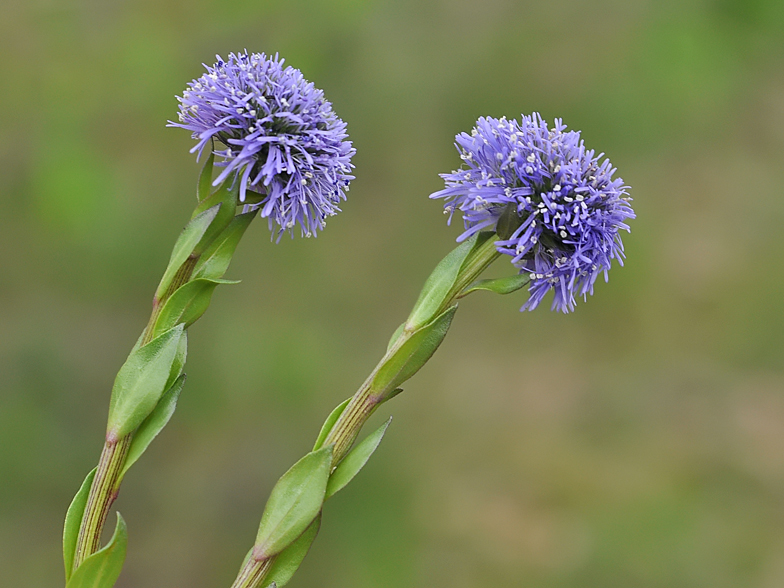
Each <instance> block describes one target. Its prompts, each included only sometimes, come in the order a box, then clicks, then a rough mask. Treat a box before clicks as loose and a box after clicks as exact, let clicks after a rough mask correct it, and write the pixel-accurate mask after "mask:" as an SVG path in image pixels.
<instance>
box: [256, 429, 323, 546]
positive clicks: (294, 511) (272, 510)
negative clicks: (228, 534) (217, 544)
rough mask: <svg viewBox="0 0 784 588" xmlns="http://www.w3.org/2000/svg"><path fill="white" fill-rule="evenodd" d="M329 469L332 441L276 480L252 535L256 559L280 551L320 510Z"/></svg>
mask: <svg viewBox="0 0 784 588" xmlns="http://www.w3.org/2000/svg"><path fill="white" fill-rule="evenodd" d="M331 469H332V445H328V446H327V447H323V448H322V449H319V450H318V451H314V452H312V453H308V454H307V455H306V456H305V457H303V458H302V459H300V460H299V461H298V462H297V463H295V464H294V465H293V466H291V469H289V471H287V472H286V473H285V474H283V476H282V477H281V478H280V480H278V482H277V484H275V487H274V488H273V489H272V492H271V493H270V497H269V500H268V501H267V506H266V507H265V509H264V514H263V515H262V517H261V525H259V532H258V534H257V535H256V545H255V547H254V548H253V557H254V558H255V559H256V560H258V561H262V560H265V559H268V558H270V557H272V556H273V555H276V554H278V553H280V552H281V551H283V550H284V549H285V548H286V547H288V546H289V545H291V544H292V543H293V542H294V540H295V539H297V537H299V536H300V535H302V533H303V532H304V531H305V529H307V528H308V526H310V524H311V523H312V522H313V520H314V519H315V518H316V516H317V515H318V513H319V512H320V511H321V505H322V503H323V502H324V494H325V492H326V489H327V481H328V480H329V473H330V470H331Z"/></svg>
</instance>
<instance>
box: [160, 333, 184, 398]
mask: <svg viewBox="0 0 784 588" xmlns="http://www.w3.org/2000/svg"><path fill="white" fill-rule="evenodd" d="M187 358H188V331H183V332H182V337H180V342H179V343H178V344H177V352H176V353H175V354H174V361H173V362H172V365H171V369H170V370H169V379H168V380H166V385H165V386H164V387H163V389H164V390H168V389H169V388H171V386H172V384H174V380H176V379H177V378H179V377H180V376H181V375H182V368H184V367H185V360H186V359H187Z"/></svg>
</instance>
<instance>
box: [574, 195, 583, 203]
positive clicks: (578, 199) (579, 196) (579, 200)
mask: <svg viewBox="0 0 784 588" xmlns="http://www.w3.org/2000/svg"><path fill="white" fill-rule="evenodd" d="M574 199H575V200H577V202H582V201H583V200H585V196H583V195H582V194H578V195H577V196H575V197H574Z"/></svg>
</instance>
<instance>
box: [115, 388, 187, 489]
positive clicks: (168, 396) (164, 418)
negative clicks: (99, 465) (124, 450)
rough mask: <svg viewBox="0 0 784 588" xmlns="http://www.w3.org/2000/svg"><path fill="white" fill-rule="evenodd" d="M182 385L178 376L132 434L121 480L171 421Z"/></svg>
mask: <svg viewBox="0 0 784 588" xmlns="http://www.w3.org/2000/svg"><path fill="white" fill-rule="evenodd" d="M184 385H185V374H180V377H178V378H177V379H176V380H174V383H173V384H172V385H171V387H170V388H169V389H168V390H166V392H164V394H163V396H161V399H160V400H159V401H158V404H156V405H155V408H154V409H153V411H152V412H151V413H150V416H148V417H147V418H146V419H144V420H143V421H142V424H141V425H139V428H137V429H136V433H134V435H133V439H132V440H131V446H130V447H129V448H128V454H127V456H126V457H125V464H123V469H122V472H120V479H121V480H122V479H123V478H124V477H125V473H126V472H127V471H128V470H129V469H130V468H131V466H132V465H133V464H134V463H136V460H138V459H139V458H140V457H141V455H142V453H144V452H145V451H146V450H147V448H148V447H149V446H150V443H152V440H153V439H155V438H156V437H157V436H158V433H160V432H161V431H162V430H163V428H164V427H165V426H166V425H167V423H168V422H169V419H171V417H172V415H173V414H174V409H176V408H177V399H178V398H179V397H180V392H182V387H183V386H184Z"/></svg>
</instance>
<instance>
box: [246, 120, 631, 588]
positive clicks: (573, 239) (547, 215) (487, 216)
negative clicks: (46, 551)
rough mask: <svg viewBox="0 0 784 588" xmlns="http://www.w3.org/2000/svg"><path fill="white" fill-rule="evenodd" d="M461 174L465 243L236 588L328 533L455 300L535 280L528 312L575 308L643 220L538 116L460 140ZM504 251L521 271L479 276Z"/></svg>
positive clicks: (270, 514) (291, 484)
mask: <svg viewBox="0 0 784 588" xmlns="http://www.w3.org/2000/svg"><path fill="white" fill-rule="evenodd" d="M457 148H458V151H459V152H460V156H461V158H462V159H463V161H464V162H465V163H464V166H463V168H462V169H460V170H457V171H454V172H452V173H451V174H444V175H443V177H444V179H445V180H446V183H447V188H446V189H445V190H442V191H440V192H436V193H435V194H433V195H432V196H431V197H433V198H445V199H446V205H445V206H446V211H447V213H448V214H449V215H450V220H451V218H452V215H454V214H455V213H456V212H458V211H459V212H460V214H461V215H462V217H463V221H464V223H465V228H466V230H465V232H464V233H463V234H462V235H461V236H460V237H459V238H458V241H462V244H461V245H459V246H458V247H457V248H456V249H454V250H453V251H452V252H450V253H449V254H448V255H447V256H446V257H445V258H444V259H443V260H442V261H441V262H440V263H439V264H438V265H437V266H436V268H435V269H434V270H433V273H432V274H431V275H430V277H429V278H428V279H427V281H426V282H425V285H424V287H423V289H422V292H421V293H420V295H419V299H418V300H417V302H416V304H415V305H414V308H413V310H412V311H411V314H410V315H409V317H408V319H407V320H406V321H405V322H404V323H403V324H402V325H400V327H399V328H398V330H397V331H396V332H395V333H394V334H393V335H392V338H391V340H390V342H389V345H388V347H387V351H386V353H385V354H384V356H383V357H382V358H381V361H380V362H379V363H378V365H376V367H375V368H374V369H373V371H372V372H371V373H370V375H369V376H368V378H367V379H366V380H365V382H364V383H363V384H362V386H360V388H359V390H358V391H357V392H356V393H355V394H354V396H352V397H351V398H349V399H348V400H346V401H344V402H343V403H341V404H340V405H338V406H337V407H336V408H335V409H334V410H333V411H332V413H331V414H330V415H329V417H328V418H327V420H326V422H325V423H324V425H323V426H322V428H321V432H320V433H319V435H318V438H317V440H316V444H315V446H314V447H313V451H312V452H311V453H309V454H307V455H306V456H305V457H303V458H302V459H301V460H300V461H298V462H297V463H296V464H294V466H292V468H291V469H290V470H289V471H288V472H286V474H284V475H283V477H282V478H281V479H280V480H279V481H278V483H277V484H276V485H275V487H274V488H273V490H272V493H271V495H270V498H269V501H268V502H267V506H266V508H265V510H264V514H263V515H262V519H261V525H260V527H259V531H258V534H257V536H256V541H255V544H254V546H253V548H252V549H251V550H250V552H249V553H248V555H247V556H246V557H245V560H244V561H243V563H242V567H241V569H240V572H239V574H238V576H237V579H236V580H235V581H234V584H233V585H232V588H256V587H269V586H273V587H275V586H277V588H280V587H281V586H283V585H284V584H286V583H287V582H288V581H289V580H290V579H291V577H292V575H293V574H294V572H295V571H296V569H297V568H298V566H299V565H300V563H301V561H302V560H303V558H304V557H305V555H306V554H307V551H308V549H309V547H310V545H311V543H312V542H313V540H314V539H315V537H316V534H317V533H318V529H319V526H320V523H321V509H322V505H323V503H324V501H325V500H326V499H327V498H329V497H330V496H332V495H333V494H335V493H336V492H337V491H338V490H340V489H342V488H343V487H344V486H345V485H346V484H348V482H350V481H351V479H352V478H353V477H354V476H355V475H356V474H357V473H358V472H359V470H360V469H361V468H362V467H363V466H364V465H365V463H366V462H367V460H368V459H369V458H370V456H371V454H372V453H373V452H374V451H375V449H376V447H378V444H379V443H380V442H381V438H382V437H383V435H384V432H385V431H386V428H387V426H388V425H389V421H387V422H386V423H384V425H382V426H381V428H380V429H378V430H377V431H375V432H374V433H371V434H370V435H369V436H367V437H366V438H365V439H363V440H362V441H361V442H359V443H358V444H356V445H355V446H354V447H353V448H352V445H353V444H354V441H355V440H356V439H357V437H358V435H359V432H360V430H361V429H362V426H363V425H364V424H365V422H366V421H367V420H368V418H370V415H372V414H373V413H374V412H375V410H376V409H377V408H378V407H379V406H380V405H381V404H383V403H384V402H386V401H387V400H389V399H391V398H392V397H394V396H396V395H397V394H398V393H400V392H401V388H400V386H401V385H402V384H403V383H404V382H405V381H406V380H408V379H409V378H411V377H412V376H413V375H414V374H415V373H416V372H417V371H419V369H420V368H421V367H422V366H423V365H424V364H425V363H426V362H427V361H428V360H429V359H430V357H431V356H432V355H433V353H435V351H436V349H437V348H438V346H439V345H440V344H441V342H442V341H443V340H444V337H446V334H447V331H448V330H449V327H450V325H451V323H452V319H453V317H454V315H455V312H456V311H457V302H458V300H459V299H460V298H462V297H463V296H466V295H468V294H470V293H472V292H475V291H477V290H490V291H493V292H496V293H499V294H509V293H511V292H514V291H517V290H520V289H521V288H523V287H524V286H525V285H526V284H528V285H529V298H528V301H527V302H526V303H525V304H524V305H523V308H522V309H524V310H533V309H534V308H536V306H537V305H538V304H539V303H540V302H541V300H542V298H543V297H544V295H545V294H546V293H547V292H548V291H549V290H551V289H552V290H554V300H553V309H557V310H560V311H562V312H569V311H570V310H572V309H573V308H574V304H575V294H577V295H582V296H583V297H585V296H587V295H588V294H589V293H592V292H593V284H594V282H595V280H596V278H597V276H598V275H599V274H601V273H604V274H605V277H606V276H607V271H608V270H609V269H610V265H611V260H612V259H618V261H619V262H620V261H621V259H622V257H623V245H622V243H621V238H620V234H619V230H621V229H624V230H628V226H627V225H626V223H625V221H626V220H627V219H630V218H633V217H634V212H633V211H632V209H631V206H630V205H629V198H628V197H626V193H627V192H626V190H627V186H625V185H624V183H623V180H621V179H620V178H616V179H613V174H614V172H615V170H614V169H613V168H611V166H610V163H609V161H607V160H606V159H605V160H604V161H599V160H600V158H601V156H595V154H594V152H593V151H590V150H586V148H585V146H584V144H583V142H582V140H581V139H580V133H579V132H575V131H568V132H567V131H566V127H565V126H564V125H563V124H562V122H561V121H560V120H558V121H556V123H555V126H554V127H553V128H552V129H550V128H548V126H547V124H546V123H545V121H543V120H542V119H541V117H540V116H539V115H538V114H534V115H532V116H523V117H522V118H521V120H520V121H519V122H518V121H508V120H506V119H504V118H502V119H500V120H499V119H493V118H480V119H479V121H478V122H477V125H476V127H475V128H474V130H473V132H472V133H471V135H467V134H465V133H463V134H460V135H458V136H457ZM502 255H507V256H509V257H511V262H512V264H513V265H514V266H515V268H517V269H518V272H517V273H515V274H513V275H511V276H508V277H505V278H497V279H485V280H481V279H479V278H480V276H481V274H482V273H483V272H484V271H485V270H486V269H487V267H488V266H490V264H492V263H493V262H494V261H495V260H496V259H498V258H499V257H501V256H502Z"/></svg>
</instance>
